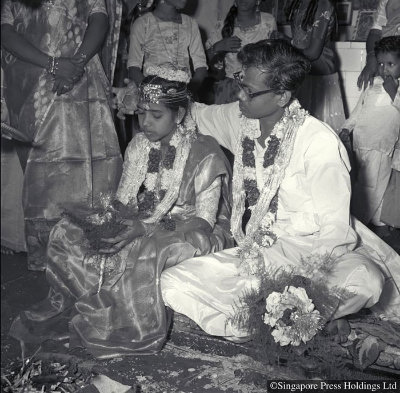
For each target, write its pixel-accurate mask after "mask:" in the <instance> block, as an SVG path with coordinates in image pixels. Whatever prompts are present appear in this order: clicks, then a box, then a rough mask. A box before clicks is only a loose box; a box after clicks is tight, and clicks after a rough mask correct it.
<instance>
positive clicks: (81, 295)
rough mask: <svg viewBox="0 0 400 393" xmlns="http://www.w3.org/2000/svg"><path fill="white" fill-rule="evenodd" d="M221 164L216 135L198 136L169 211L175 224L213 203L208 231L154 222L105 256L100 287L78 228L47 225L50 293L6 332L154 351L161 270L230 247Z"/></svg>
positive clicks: (98, 348)
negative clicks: (151, 227)
mask: <svg viewBox="0 0 400 393" xmlns="http://www.w3.org/2000/svg"><path fill="white" fill-rule="evenodd" d="M140 138H142V139H143V138H144V135H143V134H138V135H136V137H135V138H134V139H133V140H132V142H131V143H130V145H129V146H128V148H127V153H126V156H127V155H128V156H131V157H136V156H137V155H138V154H139V152H138V150H139V149H140V143H136V141H137V140H138V139H140ZM130 166H131V164H130V162H129V159H128V160H127V158H126V159H125V164H124V174H123V176H122V180H121V183H120V186H119V191H120V190H121V188H122V189H123V188H124V187H126V184H125V183H126V182H129V180H130V179H129V178H127V176H126V173H134V171H135V169H137V168H131V167H130ZM228 168H229V164H228V163H227V160H226V158H225V156H224V154H223V153H222V151H221V150H220V148H219V146H218V144H217V143H216V141H215V140H214V139H213V138H211V137H208V136H203V135H198V137H197V139H196V140H195V141H194V142H193V143H192V146H191V150H190V153H189V156H188V159H187V161H186V166H185V167H184V172H183V178H182V182H181V184H180V187H179V193H178V198H177V200H176V202H175V203H174V205H173V206H172V209H171V210H170V211H169V213H168V217H170V218H172V219H173V220H175V221H176V222H178V221H179V222H182V221H185V220H188V219H191V218H193V217H198V216H199V213H201V211H202V210H204V209H206V210H207V209H211V211H214V212H215V211H216V210H217V209H216V207H215V206H211V205H215V204H218V206H219V207H218V210H217V214H216V217H215V218H216V223H215V225H214V227H213V230H212V232H211V233H206V232H205V231H203V230H201V229H195V230H191V231H189V232H181V231H179V230H172V231H171V230H166V229H165V228H164V227H163V226H161V225H158V226H156V227H155V229H154V230H152V232H151V233H150V234H148V235H147V236H144V237H140V238H137V239H136V240H134V241H132V242H131V243H130V244H128V245H127V246H125V247H124V248H123V249H122V250H121V251H119V252H118V253H117V254H115V255H114V256H112V257H109V258H108V259H107V262H106V264H105V269H104V281H103V283H102V285H101V289H100V290H99V291H98V287H99V271H100V268H99V266H98V264H96V262H95V261H94V259H93V258H89V257H87V252H88V249H87V246H86V243H85V240H84V238H85V236H84V233H83V230H82V228H81V227H79V226H77V225H75V224H74V223H72V222H71V220H68V219H63V220H61V221H60V222H59V223H58V224H57V225H56V226H55V227H54V228H53V230H52V232H51V234H50V240H49V246H48V257H49V263H48V267H47V270H46V275H47V279H48V282H49V283H50V286H51V290H50V293H49V295H48V297H47V298H46V299H45V300H44V301H42V302H41V303H40V304H38V305H36V306H35V307H34V308H32V309H31V310H29V311H25V312H22V313H21V314H20V316H19V317H18V318H17V319H16V320H15V321H14V323H13V325H12V327H11V329H10V334H11V335H12V336H13V337H15V338H18V339H19V340H22V341H27V342H41V341H43V340H45V339H49V338H59V337H60V335H61V336H63V335H64V336H65V334H66V333H67V334H69V338H70V348H72V347H74V346H84V347H86V348H87V349H88V350H89V351H90V352H91V353H92V354H93V355H95V356H96V357H99V358H105V357H113V356H121V355H129V354H149V353H153V352H156V351H158V350H160V349H161V347H162V345H163V343H164V341H165V338H166V335H167V331H168V327H169V319H168V315H167V313H166V310H165V306H164V303H163V300H162V297H161V290H160V280H159V278H160V275H161V272H162V271H163V270H164V269H166V268H169V267H171V266H174V265H176V264H179V263H180V262H182V261H184V260H186V259H188V258H191V257H194V256H199V255H206V254H208V253H210V252H216V251H219V250H222V249H224V248H226V247H232V246H233V240H232V237H231V234H230V230H229V228H230V226H229V219H230V208H229V206H230V205H229V203H228V201H229V196H230V192H229V190H228V185H229V178H230V171H229V169H228ZM132 171H133V172H132ZM216 180H221V182H222V187H220V188H219V189H220V190H221V191H220V198H219V202H218V194H217V198H215V189H213V185H214V184H215V181H216ZM220 184H221V183H220ZM128 188H129V187H128ZM219 189H218V190H219ZM119 194H121V193H120V192H117V195H119ZM139 195H140V192H139ZM138 199H140V196H138ZM214 201H215V202H214ZM214 207H215V208H214ZM214 215H215V213H214ZM200 216H201V214H200Z"/></svg>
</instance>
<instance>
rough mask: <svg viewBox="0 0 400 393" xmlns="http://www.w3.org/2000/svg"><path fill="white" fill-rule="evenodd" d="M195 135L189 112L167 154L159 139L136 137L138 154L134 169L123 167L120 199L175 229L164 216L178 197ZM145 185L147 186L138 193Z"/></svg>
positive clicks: (147, 218) (150, 220) (132, 164)
mask: <svg viewBox="0 0 400 393" xmlns="http://www.w3.org/2000/svg"><path fill="white" fill-rule="evenodd" d="M139 135H140V134H139ZM195 138H196V124H195V123H194V121H193V120H192V119H191V118H190V116H189V115H187V117H186V119H185V122H184V124H183V125H179V126H178V128H177V130H176V131H175V133H174V135H173V136H172V138H171V140H170V142H169V146H168V149H167V152H166V154H165V157H164V158H162V155H161V143H160V142H150V141H149V140H148V139H147V138H146V137H145V136H141V135H140V136H138V137H136V141H135V142H136V146H134V148H133V150H134V152H135V156H134V158H133V161H132V162H130V163H129V167H130V168H132V170H131V171H129V170H127V171H124V176H123V179H122V180H121V184H120V187H119V188H118V191H117V199H118V200H119V201H120V202H122V203H123V204H126V205H127V204H131V205H132V206H133V208H137V209H138V211H139V217H140V218H141V219H142V221H143V222H144V223H145V224H158V223H159V222H160V221H161V220H163V221H164V226H165V227H166V229H174V225H173V223H172V222H171V220H168V219H165V216H166V215H167V214H168V212H169V211H170V209H171V207H172V205H173V204H174V202H175V201H176V199H177V197H178V193H179V188H180V185H181V182H182V177H183V171H184V168H185V166H186V161H187V158H188V156H189V153H190V149H191V145H192V142H193V140H194V139H195ZM142 185H144V188H145V190H144V192H143V193H141V194H140V195H139V189H140V187H141V186H142Z"/></svg>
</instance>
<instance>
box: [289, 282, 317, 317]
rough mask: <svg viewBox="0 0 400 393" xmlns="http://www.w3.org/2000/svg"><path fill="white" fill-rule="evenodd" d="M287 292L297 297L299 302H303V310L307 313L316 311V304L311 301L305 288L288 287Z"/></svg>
mask: <svg viewBox="0 0 400 393" xmlns="http://www.w3.org/2000/svg"><path fill="white" fill-rule="evenodd" d="M286 288H287V289H286V290H287V292H288V293H290V294H291V295H293V296H295V297H296V298H297V299H298V300H300V301H301V303H302V304H301V305H302V308H301V309H302V310H303V311H305V312H311V311H312V310H314V304H313V302H312V301H311V299H310V298H309V297H308V295H307V292H306V290H305V289H304V288H302V287H300V288H296V287H293V286H290V287H286Z"/></svg>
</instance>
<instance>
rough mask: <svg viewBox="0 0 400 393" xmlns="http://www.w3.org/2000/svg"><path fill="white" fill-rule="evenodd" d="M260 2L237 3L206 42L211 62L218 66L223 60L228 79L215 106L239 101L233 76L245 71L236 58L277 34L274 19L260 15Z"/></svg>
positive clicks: (221, 84) (221, 83)
mask: <svg viewBox="0 0 400 393" xmlns="http://www.w3.org/2000/svg"><path fill="white" fill-rule="evenodd" d="M260 2H261V0H237V1H235V4H234V5H233V6H232V7H231V8H230V10H229V12H228V14H227V15H226V17H225V20H224V24H223V26H221V25H220V24H219V23H218V24H217V26H216V29H215V31H214V32H213V33H211V35H210V38H209V39H208V41H207V42H206V48H207V55H208V58H209V62H210V63H211V64H212V63H215V62H217V61H218V60H220V59H221V56H223V58H224V63H225V78H224V79H222V80H220V81H219V82H218V83H217V85H216V88H215V102H214V103H215V104H227V103H230V102H233V101H236V100H237V94H238V92H239V90H240V89H239V86H238V84H237V82H236V81H235V79H234V74H235V73H237V72H240V71H241V70H242V67H241V65H240V62H239V61H238V60H237V58H236V55H237V52H239V50H240V48H242V47H243V46H244V45H246V44H250V43H254V42H257V41H260V40H264V39H268V38H271V36H272V33H273V32H275V31H276V30H277V27H276V21H275V18H274V17H273V16H272V15H271V14H269V13H267V12H260V8H259V6H260Z"/></svg>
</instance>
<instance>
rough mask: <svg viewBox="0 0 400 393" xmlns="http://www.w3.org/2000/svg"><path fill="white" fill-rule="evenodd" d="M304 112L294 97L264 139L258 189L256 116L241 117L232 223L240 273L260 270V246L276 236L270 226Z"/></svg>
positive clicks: (257, 126) (273, 240)
mask: <svg viewBox="0 0 400 393" xmlns="http://www.w3.org/2000/svg"><path fill="white" fill-rule="evenodd" d="M306 116H307V111H305V110H304V109H302V108H301V106H300V104H299V102H298V101H297V100H295V101H293V102H292V103H291V104H290V106H289V107H287V108H286V109H285V112H284V115H283V116H282V119H281V120H280V121H279V122H278V123H277V124H276V125H275V127H274V129H273V130H272V132H271V134H270V135H269V137H268V138H267V139H266V141H265V144H266V146H267V148H266V151H265V154H264V162H263V177H264V185H263V189H262V190H261V191H260V190H259V188H258V185H257V179H256V162H255V161H256V159H255V155H254V150H255V142H254V139H255V138H256V137H257V135H258V133H259V124H258V120H256V119H248V118H246V117H245V116H243V115H242V116H241V117H240V122H241V131H242V133H241V136H240V143H239V144H238V146H237V150H236V154H235V162H234V174H233V209H232V218H231V227H232V233H233V235H234V237H235V240H236V241H237V243H238V245H239V257H240V259H241V266H240V270H241V273H243V274H246V275H247V274H256V273H257V272H259V271H260V270H261V271H262V270H263V269H264V261H263V259H262V257H261V254H260V249H261V248H263V247H266V248H268V247H271V246H272V245H273V244H274V243H275V242H276V240H277V237H276V234H275V233H274V231H273V226H274V223H275V221H276V214H277V206H278V190H279V186H280V183H281V181H282V179H283V177H284V174H285V170H286V167H287V165H288V163H289V160H290V158H291V155H292V151H293V145H294V140H295V137H296V133H297V130H298V128H299V127H300V126H301V125H302V124H303V122H304V120H305V118H306ZM246 198H247V201H248V204H249V209H250V210H251V212H252V214H251V217H250V220H249V222H248V224H247V226H246V234H244V232H243V229H242V217H243V214H244V211H245V208H246V206H245V201H246Z"/></svg>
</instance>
